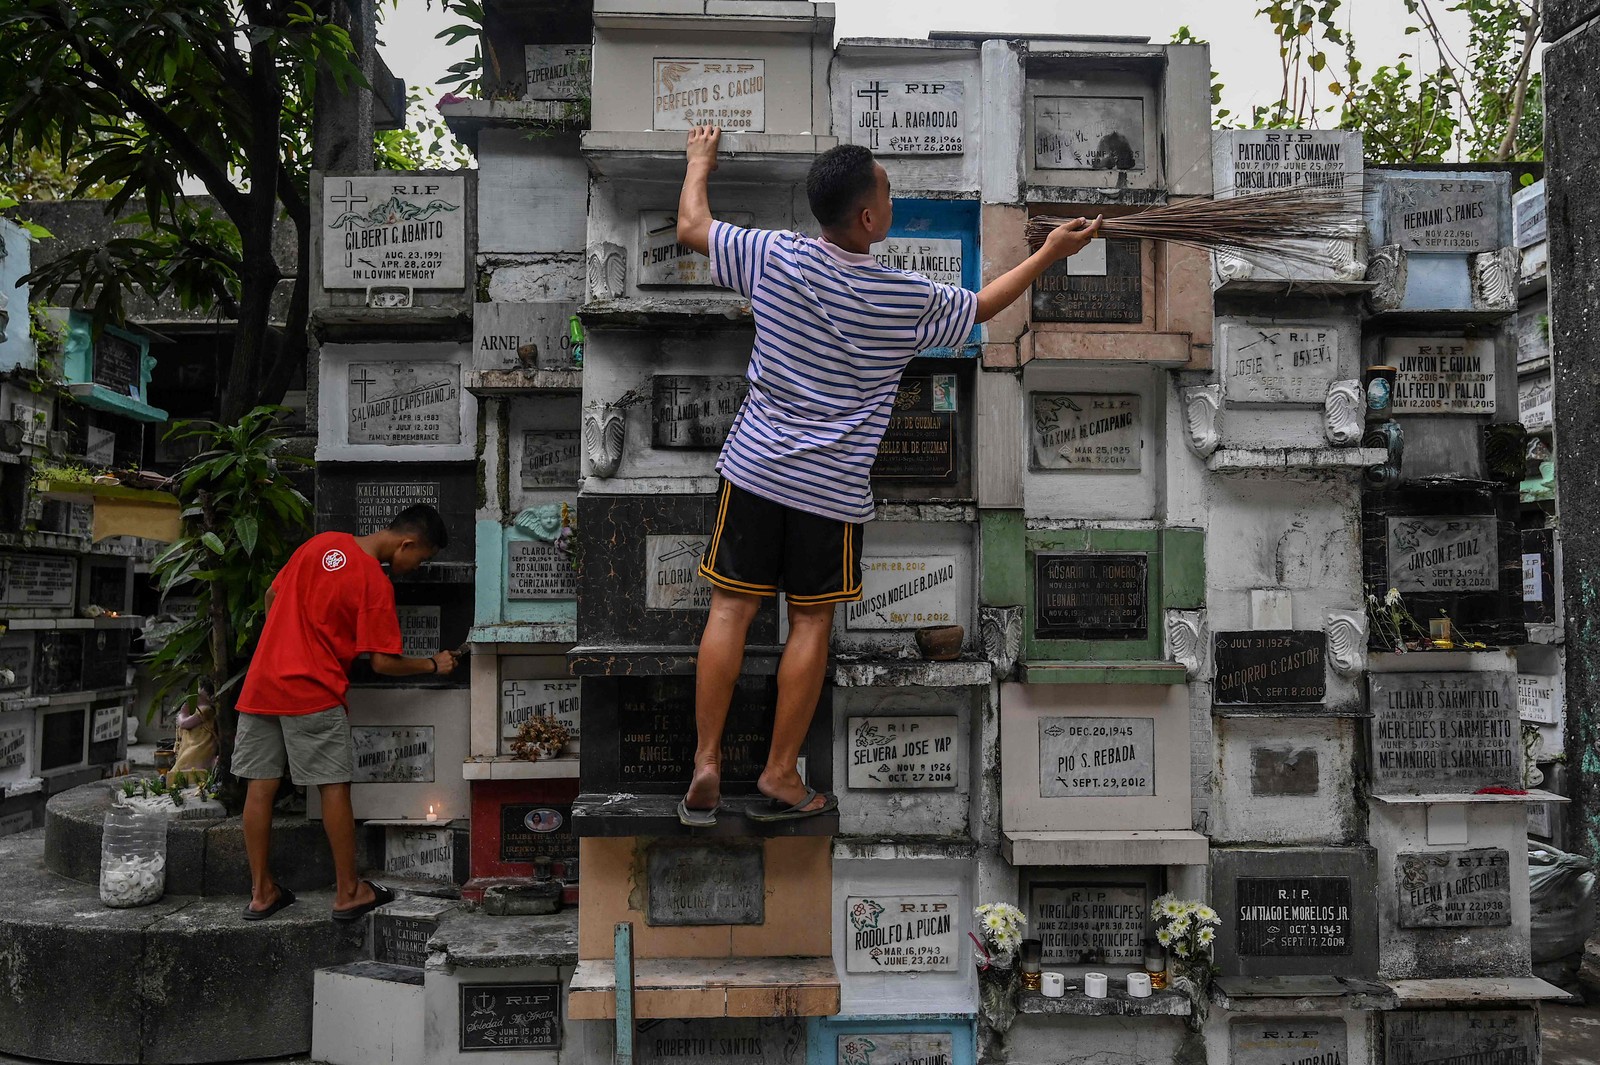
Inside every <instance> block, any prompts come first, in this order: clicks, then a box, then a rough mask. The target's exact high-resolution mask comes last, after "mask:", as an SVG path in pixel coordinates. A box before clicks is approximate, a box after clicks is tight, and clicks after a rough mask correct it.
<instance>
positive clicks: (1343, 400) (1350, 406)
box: [1322, 380, 1367, 447]
mask: <svg viewBox="0 0 1600 1065" xmlns="http://www.w3.org/2000/svg"><path fill="white" fill-rule="evenodd" d="M1366 419H1367V403H1366V394H1365V393H1364V392H1362V390H1361V382H1360V381H1355V380H1350V381H1335V382H1333V384H1331V385H1329V386H1328V398H1327V399H1326V400H1325V401H1323V406H1322V427H1323V432H1324V434H1325V435H1326V436H1327V438H1328V443H1330V444H1332V445H1333V446H1334V447H1354V446H1355V445H1356V444H1359V443H1360V442H1361V433H1362V431H1363V430H1364V429H1365V428H1366V424H1367V422H1366Z"/></svg>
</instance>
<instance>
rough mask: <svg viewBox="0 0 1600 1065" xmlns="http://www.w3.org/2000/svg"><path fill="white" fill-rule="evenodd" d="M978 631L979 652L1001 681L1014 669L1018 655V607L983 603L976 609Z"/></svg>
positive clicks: (1020, 622)
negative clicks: (981, 651) (980, 647)
mask: <svg viewBox="0 0 1600 1065" xmlns="http://www.w3.org/2000/svg"><path fill="white" fill-rule="evenodd" d="M978 634H979V636H981V637H982V639H983V653H984V655H985V656H987V657H988V659H989V668H990V669H992V670H993V671H994V676H995V679H996V680H1005V679H1007V678H1008V677H1010V676H1011V671H1012V670H1013V669H1015V668H1016V665H1017V657H1018V656H1019V655H1020V654H1022V607H1020V606H985V607H979V608H978Z"/></svg>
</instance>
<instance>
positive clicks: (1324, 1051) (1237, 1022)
mask: <svg viewBox="0 0 1600 1065" xmlns="http://www.w3.org/2000/svg"><path fill="white" fill-rule="evenodd" d="M1349 1049H1350V1038H1349V1033H1348V1032H1347V1031H1346V1030H1345V1023H1344V1021H1342V1020H1339V1019H1338V1018H1333V1017H1303V1016H1302V1017H1294V1018H1287V1017H1280V1018H1274V1019H1272V1020H1266V1021H1253V1020H1246V1019H1244V1018H1242V1017H1238V1018H1235V1019H1234V1021H1233V1024H1232V1025H1231V1026H1230V1027H1229V1029H1228V1050H1229V1053H1228V1061H1229V1063H1230V1065H1345V1062H1346V1061H1348V1060H1349Z"/></svg>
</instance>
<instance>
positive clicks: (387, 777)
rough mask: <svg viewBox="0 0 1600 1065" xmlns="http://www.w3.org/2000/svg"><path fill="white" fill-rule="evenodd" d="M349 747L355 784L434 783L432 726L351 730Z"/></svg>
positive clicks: (362, 727)
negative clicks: (353, 756)
mask: <svg viewBox="0 0 1600 1065" xmlns="http://www.w3.org/2000/svg"><path fill="white" fill-rule="evenodd" d="M350 744H351V747H352V748H353V749H354V750H355V776H354V777H353V778H352V779H353V782H354V783H356V784H431V783H433V761H434V759H433V756H434V750H435V748H434V743H433V726H432V725H417V726H411V727H391V726H387V725H379V726H367V725H356V726H353V727H352V728H351V729H350Z"/></svg>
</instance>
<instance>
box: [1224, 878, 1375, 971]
mask: <svg viewBox="0 0 1600 1065" xmlns="http://www.w3.org/2000/svg"><path fill="white" fill-rule="evenodd" d="M1236 892H1237V894H1236V901H1237V905H1238V913H1237V915H1236V917H1237V926H1238V927H1237V935H1238V944H1239V954H1240V955H1242V956H1246V957H1279V958H1284V957H1288V958H1316V957H1323V956H1329V955H1334V956H1337V955H1346V954H1352V953H1354V950H1355V946H1354V936H1355V916H1354V913H1353V910H1352V907H1351V883H1350V878H1349V877H1348V876H1283V877H1271V876H1241V877H1239V878H1238V883H1237V889H1236ZM1227 916H1228V915H1226V914H1224V915H1223V918H1224V920H1226V919H1227Z"/></svg>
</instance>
